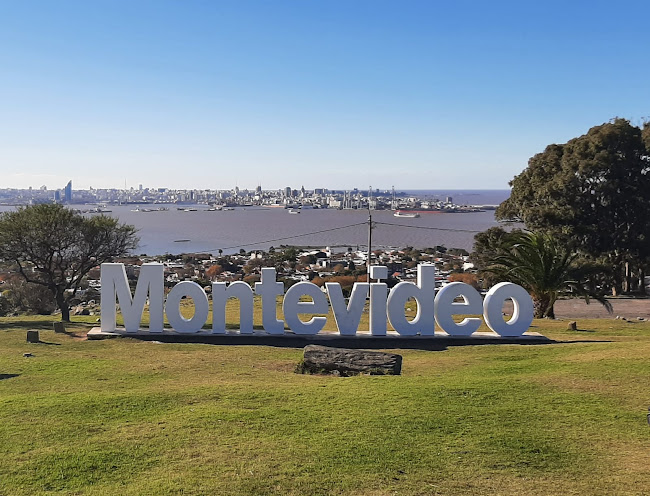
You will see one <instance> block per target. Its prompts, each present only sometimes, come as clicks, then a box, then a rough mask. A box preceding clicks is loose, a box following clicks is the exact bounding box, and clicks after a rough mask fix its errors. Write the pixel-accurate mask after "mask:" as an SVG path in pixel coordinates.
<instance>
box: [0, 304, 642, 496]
mask: <svg viewBox="0 0 650 496" xmlns="http://www.w3.org/2000/svg"><path fill="white" fill-rule="evenodd" d="M75 319H76V323H75V324H74V325H72V326H68V329H69V330H70V331H73V332H78V333H83V332H84V331H85V330H87V329H88V328H89V327H90V326H91V321H93V320H94V319H95V317H88V318H85V317H77V318H75ZM83 319H86V320H85V322H84V320H83ZM52 320H53V318H52V317H49V318H43V317H23V318H4V319H0V379H1V380H0V494H2V495H5V494H6V495H34V494H51V493H53V492H56V493H59V494H75V495H83V494H93V495H95V494H99V495H104V494H105V495H114V494H122V495H141V494H191V495H198V494H241V495H250V494H259V495H262V494H295V495H299V494H300V495H302V494H341V495H352V494H354V495H357V494H361V495H389V494H400V495H401V494H406V495H410V494H413V495H415V494H504V495H510V494H512V495H519V494H603V495H604V494H648V493H649V491H650V471H648V466H649V465H650V450H649V449H648V445H649V441H650V427H649V426H648V424H647V422H646V413H647V408H648V406H649V405H650V389H649V388H648V378H649V377H650V360H649V357H650V323H647V322H635V323H626V322H622V321H618V320H610V319H599V320H591V321H581V322H580V327H581V328H582V329H585V330H584V331H581V332H569V331H566V330H565V328H566V322H546V321H538V322H535V325H536V326H537V329H535V330H537V331H540V332H542V333H543V334H545V335H547V336H548V337H550V338H553V339H555V340H557V341H559V342H558V343H556V344H548V345H535V346H517V345H498V346H494V345H486V346H464V347H448V348H447V349H445V350H443V351H418V350H402V351H399V352H400V353H401V354H402V355H403V357H404V367H403V375H401V376H396V377H390V376H384V377H377V376H360V377H353V378H339V377H329V376H328V377H325V376H304V375H297V374H294V373H293V369H294V367H295V365H296V364H297V363H298V361H299V360H300V358H301V355H302V350H301V349H284V348H270V347H261V346H249V347H242V346H210V345H181V344H157V343H154V342H140V341H136V340H133V339H114V340H107V341H84V340H82V339H79V338H77V337H75V336H73V335H61V334H54V332H53V331H51V330H50V329H51V322H52ZM39 328H40V329H41V339H42V340H43V341H45V342H46V343H47V344H27V343H26V342H25V334H26V330H27V329H39ZM25 352H30V353H32V354H33V355H34V356H33V357H30V358H25V357H23V353H25Z"/></svg>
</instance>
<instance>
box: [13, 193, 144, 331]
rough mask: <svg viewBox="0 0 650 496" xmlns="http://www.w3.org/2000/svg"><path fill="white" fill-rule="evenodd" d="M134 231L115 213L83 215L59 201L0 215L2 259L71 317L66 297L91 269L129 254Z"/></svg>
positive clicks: (66, 317)
mask: <svg viewBox="0 0 650 496" xmlns="http://www.w3.org/2000/svg"><path fill="white" fill-rule="evenodd" d="M137 244H138V238H137V236H136V229H135V227H133V226H131V225H126V224H120V223H118V220H117V219H115V218H113V217H108V216H104V215H97V216H93V217H89V218H87V217H84V216H83V215H81V214H80V213H77V212H74V211H72V210H70V209H67V208H65V207H63V206H62V205H54V204H43V205H31V206H26V207H19V208H18V209H17V210H15V211H11V212H5V213H3V214H2V215H0V257H2V258H3V259H5V260H6V261H8V262H13V263H15V264H16V266H17V270H18V272H19V273H20V275H21V276H22V277H23V278H24V279H25V281H27V282H29V283H32V284H38V285H41V286H44V287H46V288H47V289H48V290H49V291H50V293H51V294H52V296H53V298H54V300H55V301H56V304H57V306H58V307H59V308H60V309H61V319H62V320H64V321H69V320H70V300H71V299H72V298H73V297H74V295H75V294H76V292H77V290H78V289H79V288H80V286H81V283H82V279H83V278H84V276H85V275H86V274H87V273H88V272H89V271H90V269H92V268H93V267H95V266H97V265H99V264H102V263H104V262H109V261H111V260H112V259H113V258H115V257H119V256H123V255H126V254H128V253H129V252H130V251H131V250H133V249H135V247H136V246H137Z"/></svg>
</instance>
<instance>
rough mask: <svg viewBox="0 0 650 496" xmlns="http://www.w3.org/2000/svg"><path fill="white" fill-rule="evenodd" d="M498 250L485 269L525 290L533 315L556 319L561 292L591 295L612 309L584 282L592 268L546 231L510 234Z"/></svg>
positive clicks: (586, 297) (590, 296) (588, 296)
mask: <svg viewBox="0 0 650 496" xmlns="http://www.w3.org/2000/svg"><path fill="white" fill-rule="evenodd" d="M499 252H500V253H498V254H497V255H495V257H494V259H493V263H492V264H491V265H490V266H489V267H488V268H487V269H486V270H487V271H488V272H491V273H493V274H495V275H496V276H497V277H499V278H500V279H501V280H507V281H511V282H513V283H515V284H518V285H520V286H522V287H523V288H524V289H526V290H527V291H528V292H529V293H530V296H531V297H532V299H533V304H534V309H535V318H544V317H548V318H551V319H553V318H555V312H554V309H553V306H554V304H555V302H556V301H557V299H558V297H559V296H560V294H562V293H570V294H573V295H577V296H582V297H584V298H585V300H586V302H587V303H589V300H590V298H594V299H596V300H597V301H599V302H600V303H601V304H603V305H604V306H605V308H606V309H607V311H609V312H611V311H612V307H611V305H610V303H609V302H608V301H607V300H606V299H605V298H604V297H603V296H602V295H599V294H597V293H596V292H594V291H593V289H590V288H589V286H588V285H587V284H586V283H585V277H586V274H587V273H588V272H589V271H590V270H592V267H589V266H588V265H586V264H584V263H580V262H579V261H578V254H577V253H576V252H574V251H571V250H570V249H569V248H568V247H567V245H566V244H565V243H562V242H560V241H559V240H557V239H556V238H554V237H552V236H551V235H549V234H547V233H541V232H532V231H521V232H516V233H511V234H510V236H509V237H508V241H507V243H506V244H505V245H504V247H503V249H502V250H499Z"/></svg>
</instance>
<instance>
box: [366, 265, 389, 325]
mask: <svg viewBox="0 0 650 496" xmlns="http://www.w3.org/2000/svg"><path fill="white" fill-rule="evenodd" d="M370 268H371V269H372V268H373V267H370ZM387 300H388V285H387V284H384V283H383V282H373V283H370V334H372V335H373V336H385V335H386V328H387V327H388V322H387V319H386V301H387Z"/></svg>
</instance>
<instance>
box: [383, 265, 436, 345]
mask: <svg viewBox="0 0 650 496" xmlns="http://www.w3.org/2000/svg"><path fill="white" fill-rule="evenodd" d="M435 287H436V267H435V266H434V265H424V264H421V265H418V284H417V285H415V284H413V283H412V282H400V283H399V284H397V285H396V286H395V287H394V288H393V289H392V290H391V292H390V295H389V296H388V319H389V320H390V323H391V325H392V326H393V328H394V329H395V330H396V331H397V332H398V333H399V334H401V335H402V336H415V335H416V334H418V333H420V334H421V335H423V336H433V335H434V331H435V320H434V316H433V311H434V310H433V300H434V297H435ZM409 298H414V299H415V301H416V302H417V306H418V312H417V315H416V316H415V318H414V319H413V320H412V321H410V322H409V321H408V320H407V318H406V315H405V314H404V305H405V304H406V302H407V301H408V299H409Z"/></svg>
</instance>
